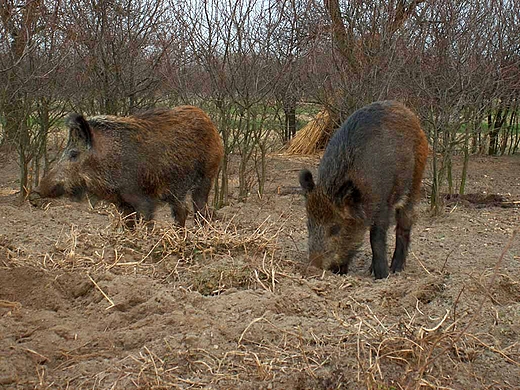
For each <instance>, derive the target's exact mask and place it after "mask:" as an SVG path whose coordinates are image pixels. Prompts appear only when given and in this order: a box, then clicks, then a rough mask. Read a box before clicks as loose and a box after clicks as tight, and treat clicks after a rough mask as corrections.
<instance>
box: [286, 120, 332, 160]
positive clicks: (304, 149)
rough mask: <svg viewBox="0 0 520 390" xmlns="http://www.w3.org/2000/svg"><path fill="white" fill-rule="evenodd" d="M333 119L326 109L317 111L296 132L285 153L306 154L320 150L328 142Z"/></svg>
mask: <svg viewBox="0 0 520 390" xmlns="http://www.w3.org/2000/svg"><path fill="white" fill-rule="evenodd" d="M334 128H335V121H334V120H333V118H332V117H331V115H330V113H329V112H328V111H327V110H323V111H321V112H319V113H318V114H317V115H316V117H315V118H314V119H313V120H311V121H310V122H309V123H307V125H306V126H305V127H303V128H302V129H301V130H299V131H298V132H297V133H296V136H295V137H294V138H293V139H292V141H291V142H290V143H289V146H288V147H287V150H286V153H287V154H299V155H308V154H315V153H316V152H318V151H319V150H322V149H324V148H325V146H326V145H327V142H329V138H330V136H331V135H332V133H333V131H334Z"/></svg>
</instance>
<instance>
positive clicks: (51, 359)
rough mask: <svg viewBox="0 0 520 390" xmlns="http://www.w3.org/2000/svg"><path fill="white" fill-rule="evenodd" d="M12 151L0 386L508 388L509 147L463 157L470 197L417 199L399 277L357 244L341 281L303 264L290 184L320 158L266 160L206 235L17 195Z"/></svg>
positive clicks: (519, 315)
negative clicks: (385, 272)
mask: <svg viewBox="0 0 520 390" xmlns="http://www.w3.org/2000/svg"><path fill="white" fill-rule="evenodd" d="M15 161H16V159H15V155H14V154H9V153H6V152H2V153H0V218H1V220H0V388H6V389H26V388H37V389H47V388H50V389H65V388H69V389H94V388H95V389H132V388H140V389H148V388H155V389H173V388H179V389H190V388H205V389H365V388H369V389H401V388H409V389H418V388H443V389H446V388H452V389H519V388H520V343H519V342H520V283H519V281H520V236H518V235H517V236H516V238H514V239H513V232H514V230H515V229H518V227H519V221H520V208H518V207H502V206H503V203H505V202H506V201H509V202H512V201H518V200H520V156H518V155H517V156H511V157H500V158H491V157H474V158H472V159H471V162H470V168H469V177H468V184H467V193H471V194H474V195H473V197H468V198H467V199H460V198H459V199H450V200H449V201H447V202H446V206H445V209H444V213H443V214H442V215H440V216H437V217H432V216H431V215H430V213H429V207H428V203H427V199H426V198H424V199H423V200H422V203H421V204H420V206H419V208H418V212H419V218H418V222H417V224H416V226H415V229H414V232H413V235H412V248H411V252H410V254H409V258H408V265H407V268H406V270H405V271H404V272H403V273H401V274H396V275H390V277H389V278H388V279H386V280H381V281H374V280H373V278H372V277H371V276H370V275H369V273H368V267H369V263H370V256H371V253H370V247H369V243H368V237H367V238H366V240H365V245H364V246H363V249H362V251H361V253H360V254H359V255H358V256H357V258H356V259H355V260H354V262H353V264H352V267H351V272H350V273H349V274H348V275H335V274H332V273H330V272H321V271H319V270H315V269H312V268H310V267H307V266H306V264H305V261H306V228H305V214H304V207H303V199H302V196H301V194H299V193H298V191H297V185H298V184H297V176H298V171H299V170H300V169H301V168H303V167H309V168H311V169H315V167H316V166H317V163H318V159H317V158H296V157H287V156H282V155H274V156H271V157H270V159H269V178H268V183H267V187H266V194H265V195H264V196H263V197H262V198H261V199H260V198H259V197H258V196H257V195H256V194H252V195H251V197H250V199H249V201H248V202H247V203H241V202H238V201H237V200H236V199H235V198H232V199H231V202H230V203H231V204H230V205H229V206H227V207H225V208H223V209H221V210H220V211H219V212H218V220H217V221H216V222H214V223H212V224H211V225H210V226H209V227H205V228H200V227H196V226H193V223H192V222H191V220H192V217H190V223H189V226H188V228H187V229H185V230H182V229H177V228H175V227H174V226H173V225H172V220H171V219H170V217H169V214H168V209H167V208H166V207H163V208H161V209H160V210H159V212H158V215H157V222H156V224H155V227H153V228H150V227H148V228H147V227H142V226H140V227H138V228H137V229H136V231H134V232H131V231H125V230H123V229H122V228H121V226H120V224H119V222H120V221H119V219H118V215H117V213H115V212H114V208H113V207H111V206H110V205H105V204H102V203H98V204H96V205H95V206H92V205H91V204H89V203H87V202H83V203H74V202H72V201H69V200H56V201H53V202H52V203H51V204H50V205H49V206H48V207H47V208H45V209H37V208H33V207H31V206H30V205H29V204H27V203H20V202H19V201H18V200H17V195H16V189H17V185H18V184H17V172H18V168H17V166H16V162H15ZM455 168H456V171H459V170H460V166H459V165H457V166H456V167H455ZM428 182H429V174H427V177H426V178H425V183H426V186H427V183H428ZM231 184H232V186H235V184H236V183H235V182H234V181H233V182H232V183H231ZM490 194H495V195H499V196H500V197H498V198H497V197H494V198H493V199H495V200H496V199H499V201H493V202H489V203H486V202H484V201H483V202H478V201H475V199H487V198H486V197H487V196H488V195H490ZM502 201H503V202H502ZM393 240H394V238H393V237H392V234H390V237H389V251H390V250H393Z"/></svg>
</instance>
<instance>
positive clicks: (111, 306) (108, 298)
mask: <svg viewBox="0 0 520 390" xmlns="http://www.w3.org/2000/svg"><path fill="white" fill-rule="evenodd" d="M87 276H88V278H89V279H90V281H91V282H92V283H93V284H94V286H95V287H96V288H97V289H98V290H99V292H100V293H101V294H102V295H103V296H104V297H105V299H106V300H107V301H108V302H109V303H110V306H108V307H107V308H106V309H105V310H108V309H111V308H113V307H114V306H115V304H114V301H112V299H110V297H109V296H108V295H107V294H105V292H104V291H103V290H102V289H101V287H99V285H98V284H97V283H96V281H95V280H94V279H92V277H91V276H90V275H89V274H87Z"/></svg>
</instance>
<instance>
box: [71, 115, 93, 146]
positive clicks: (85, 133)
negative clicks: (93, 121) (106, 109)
mask: <svg viewBox="0 0 520 390" xmlns="http://www.w3.org/2000/svg"><path fill="white" fill-rule="evenodd" d="M65 123H66V125H67V126H68V127H69V129H70V130H69V136H72V135H73V134H75V135H77V137H78V138H79V139H81V140H82V141H83V142H85V144H86V145H87V147H88V148H90V147H92V129H91V128H90V126H89V124H88V122H87V120H86V119H85V117H84V116H83V115H81V114H76V113H72V114H70V115H69V116H68V117H67V119H66V120H65Z"/></svg>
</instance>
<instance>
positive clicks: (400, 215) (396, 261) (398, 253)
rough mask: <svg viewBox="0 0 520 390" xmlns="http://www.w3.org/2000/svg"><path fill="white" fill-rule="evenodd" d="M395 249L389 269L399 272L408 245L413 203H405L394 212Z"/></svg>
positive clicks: (404, 261)
mask: <svg viewBox="0 0 520 390" xmlns="http://www.w3.org/2000/svg"><path fill="white" fill-rule="evenodd" d="M395 220H396V224H397V225H396V228H395V251H394V256H393V257H392V263H391V265H390V270H391V271H392V272H400V271H402V270H403V269H404V266H405V263H406V256H407V254H408V247H409V245H410V234H411V232H412V225H413V203H408V204H406V205H405V206H404V207H403V208H400V209H397V210H396V212H395Z"/></svg>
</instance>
